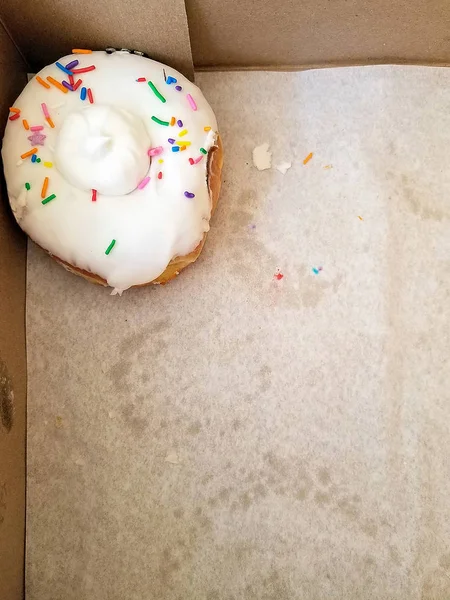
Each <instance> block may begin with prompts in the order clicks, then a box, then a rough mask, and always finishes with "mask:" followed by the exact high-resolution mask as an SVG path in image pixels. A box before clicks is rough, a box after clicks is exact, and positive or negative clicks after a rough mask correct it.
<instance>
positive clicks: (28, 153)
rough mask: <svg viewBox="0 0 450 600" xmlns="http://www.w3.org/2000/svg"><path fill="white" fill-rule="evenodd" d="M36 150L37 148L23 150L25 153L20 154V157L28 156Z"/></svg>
mask: <svg viewBox="0 0 450 600" xmlns="http://www.w3.org/2000/svg"><path fill="white" fill-rule="evenodd" d="M37 151H38V149H37V148H32V149H31V150H29V151H28V152H25V154H21V155H20V158H28V157H29V156H32V155H33V154H36V152H37Z"/></svg>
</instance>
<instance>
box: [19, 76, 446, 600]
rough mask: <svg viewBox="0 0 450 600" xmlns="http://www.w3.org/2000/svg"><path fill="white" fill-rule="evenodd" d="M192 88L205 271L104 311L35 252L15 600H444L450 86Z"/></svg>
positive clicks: (281, 81)
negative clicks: (210, 159) (204, 175)
mask: <svg viewBox="0 0 450 600" xmlns="http://www.w3.org/2000/svg"><path fill="white" fill-rule="evenodd" d="M197 81H198V83H199V85H200V86H201V87H202V89H203V90H204V92H205V95H206V97H207V98H208V99H209V101H210V102H211V104H212V106H213V107H214V109H215V111H216V113H217V117H218V121H219V124H220V128H221V133H222V136H223V142H224V147H225V166H224V171H223V180H224V181H223V193H222V196H221V200H220V204H219V207H218V210H217V213H216V215H215V216H214V218H213V220H212V228H211V232H210V234H209V237H208V240H207V243H206V246H205V249H204V251H203V254H202V256H201V258H200V259H199V260H198V261H197V263H196V264H195V265H194V266H192V267H190V268H189V269H187V270H186V271H185V272H184V273H182V274H181V275H180V276H179V277H178V278H177V280H176V281H174V282H172V283H170V284H169V285H167V286H156V287H149V288H145V289H136V290H130V291H127V292H125V293H124V294H123V296H122V297H118V296H115V297H111V296H110V295H109V294H110V291H111V290H108V289H104V288H101V287H96V286H94V285H92V284H89V283H87V282H85V281H84V280H82V279H79V278H77V277H75V276H73V275H71V274H69V273H67V272H66V271H65V270H64V269H62V268H60V267H59V266H58V265H57V264H55V263H54V262H52V261H51V259H50V258H49V257H48V256H46V255H45V254H44V253H43V252H42V251H40V250H39V249H37V248H36V247H35V246H34V245H32V244H31V245H30V248H29V257H28V304H27V325H28V362H29V366H28V369H29V370H28V378H29V380H28V389H29V393H28V525H27V593H28V596H27V597H28V598H30V599H31V600H48V599H50V598H51V599H53V598H55V599H56V598H58V599H59V598H64V599H65V600H80V599H82V598H83V599H91V598H95V599H96V600H124V599H125V598H126V599H128V598H130V599H131V598H133V599H139V600H141V599H142V600H143V599H145V600H149V599H155V600H162V599H164V600H178V599H180V598H183V599H184V600H230V599H232V598H235V599H244V598H245V599H248V600H250V599H261V600H263V599H264V600H300V599H308V600H312V599H318V600H319V599H320V600H322V599H324V598H326V599H327V600H338V599H339V600H341V599H343V598H345V599H346V600H369V599H376V600H381V599H389V600H419V599H420V600H441V599H442V600H444V599H448V598H449V597H450V502H449V497H450V477H449V476H450V467H449V465H450V377H449V376H450V365H449V339H450V337H449V333H450V332H449V301H450V167H449V145H450V110H449V107H450V71H449V70H447V69H437V68H418V67H364V68H348V69H335V70H320V71H309V72H301V73H273V72H272V73H264V72H255V73H249V72H242V73H202V74H200V75H198V77H197ZM263 143H269V144H270V150H271V152H272V164H273V165H277V164H280V163H283V162H286V161H289V162H292V166H291V168H290V169H289V170H287V172H286V173H285V174H284V175H283V174H281V173H280V172H278V171H277V169H276V168H275V167H272V168H271V169H267V170H265V171H262V172H260V171H258V170H257V169H255V167H254V166H253V162H252V151H253V149H254V148H255V147H256V146H258V145H261V144H263ZM311 152H312V153H313V157H312V158H311V160H309V162H307V164H306V165H304V164H303V160H304V159H305V158H306V157H307V156H308V155H309V154H310V153H311Z"/></svg>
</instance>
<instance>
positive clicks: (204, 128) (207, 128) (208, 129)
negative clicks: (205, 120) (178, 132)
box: [203, 127, 211, 131]
mask: <svg viewBox="0 0 450 600" xmlns="http://www.w3.org/2000/svg"><path fill="white" fill-rule="evenodd" d="M203 130H204V131H211V127H203Z"/></svg>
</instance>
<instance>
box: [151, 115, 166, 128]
mask: <svg viewBox="0 0 450 600" xmlns="http://www.w3.org/2000/svg"><path fill="white" fill-rule="evenodd" d="M152 121H155V123H159V124H160V125H165V126H166V127H169V121H161V119H158V117H152Z"/></svg>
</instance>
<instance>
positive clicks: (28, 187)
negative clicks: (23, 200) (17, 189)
mask: <svg viewBox="0 0 450 600" xmlns="http://www.w3.org/2000/svg"><path fill="white" fill-rule="evenodd" d="M25 189H26V190H27V191H30V190H31V185H30V184H29V183H28V182H27V183H26V184H25Z"/></svg>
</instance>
